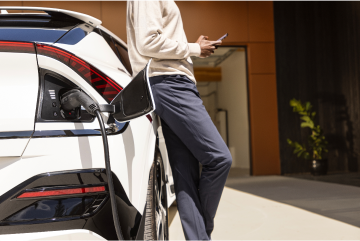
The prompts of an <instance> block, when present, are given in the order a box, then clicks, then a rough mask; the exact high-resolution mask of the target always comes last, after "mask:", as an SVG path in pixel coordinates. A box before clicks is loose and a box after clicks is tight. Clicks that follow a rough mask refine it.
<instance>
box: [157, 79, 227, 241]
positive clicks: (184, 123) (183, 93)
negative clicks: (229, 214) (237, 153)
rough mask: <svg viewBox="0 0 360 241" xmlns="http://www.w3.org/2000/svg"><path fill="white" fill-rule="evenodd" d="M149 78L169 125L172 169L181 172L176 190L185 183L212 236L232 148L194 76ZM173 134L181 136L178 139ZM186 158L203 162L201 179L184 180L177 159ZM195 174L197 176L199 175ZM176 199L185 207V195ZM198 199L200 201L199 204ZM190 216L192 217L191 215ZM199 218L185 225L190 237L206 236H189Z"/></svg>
mask: <svg viewBox="0 0 360 241" xmlns="http://www.w3.org/2000/svg"><path fill="white" fill-rule="evenodd" d="M150 82H151V85H152V90H153V95H154V100H155V104H156V108H157V109H156V113H157V114H158V115H159V116H160V117H161V119H162V120H164V122H165V123H166V124H167V125H166V126H167V127H168V128H167V127H165V128H164V130H163V133H164V137H165V143H166V145H167V148H168V150H169V153H170V152H172V153H171V154H169V159H170V165H171V167H172V170H173V173H174V168H175V167H177V168H178V170H175V172H178V174H177V175H178V176H177V177H176V176H174V182H175V191H176V192H177V193H180V190H176V187H177V186H176V185H178V187H179V186H182V187H184V191H183V192H184V193H187V195H188V197H189V198H190V199H192V202H193V203H194V206H195V207H196V209H198V211H197V213H198V214H199V215H201V214H202V217H203V219H204V221H205V230H206V233H207V235H208V237H210V234H211V232H212V230H213V228H214V217H215V213H216V210H217V207H218V204H219V202H220V198H221V194H222V191H223V188H224V185H225V181H226V178H227V175H228V172H229V170H230V166H231V163H232V158H231V155H230V152H229V150H228V148H227V146H226V144H225V143H224V141H223V139H222V137H221V136H220V134H219V133H218V131H217V129H216V127H215V126H214V124H213V122H212V120H211V118H210V117H209V115H208V113H207V111H206V109H205V107H204V106H203V104H202V100H201V98H200V96H199V93H198V91H197V89H196V86H195V84H194V83H193V82H192V81H191V80H189V79H188V78H186V77H183V76H157V77H152V78H151V79H150ZM170 131H171V132H170ZM173 136H176V137H177V138H178V139H176V141H175V138H173ZM179 142H181V143H182V145H183V146H184V147H186V148H187V149H188V152H190V153H191V154H192V156H193V157H194V158H192V157H191V158H190V157H189V155H188V154H186V157H184V158H185V159H186V161H184V160H183V158H182V157H181V154H180V152H183V151H184V152H185V148H184V147H183V148H181V149H176V148H175V147H178V146H180V145H179ZM195 160H196V161H195ZM183 162H191V163H192V164H191V166H195V165H197V164H198V163H197V162H200V163H201V164H202V165H203V169H202V173H201V178H200V181H198V182H196V181H193V180H192V179H189V180H191V181H184V178H181V176H180V175H181V174H183V173H184V172H188V171H189V170H186V168H184V170H183V168H180V166H179V164H178V163H183ZM175 163H176V164H175ZM193 163H196V164H193ZM181 165H182V164H181ZM173 166H175V167H173ZM188 166H190V164H188ZM194 178H195V179H196V177H193V179H194ZM176 182H178V184H176ZM188 185H194V187H191V188H188V189H194V188H197V189H198V190H199V192H198V194H195V193H196V192H189V191H186V190H188V189H186V188H185V187H187V186H188ZM185 189H186V190H185ZM177 198H178V197H177ZM177 200H178V201H177V202H178V204H179V203H180V202H183V203H184V207H186V203H188V202H189V201H187V202H186V201H183V200H185V198H181V199H177ZM197 202H199V203H200V207H199V205H197ZM179 213H180V216H181V215H182V214H183V215H182V216H183V217H184V216H187V215H188V214H187V213H186V212H184V210H180V209H179ZM181 218H182V217H181ZM189 220H190V221H191V219H190V218H189ZM196 221H197V220H193V221H192V222H194V224H193V225H192V226H191V225H189V227H185V226H184V225H183V228H184V233H185V235H189V236H188V237H187V238H189V239H203V238H199V237H197V238H192V237H190V236H191V235H192V233H195V232H194V231H193V230H192V231H188V230H187V229H188V228H190V229H194V228H196V229H197V228H198V227H197V226H196V225H195V223H196ZM190 226H191V227H190ZM200 228H201V227H200Z"/></svg>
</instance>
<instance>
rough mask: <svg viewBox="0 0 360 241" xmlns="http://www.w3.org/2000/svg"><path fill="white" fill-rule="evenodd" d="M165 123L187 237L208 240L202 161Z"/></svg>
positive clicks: (163, 125)
mask: <svg viewBox="0 0 360 241" xmlns="http://www.w3.org/2000/svg"><path fill="white" fill-rule="evenodd" d="M161 126H162V130H163V134H164V138H165V143H166V148H167V150H168V156H169V161H170V166H171V170H172V174H173V178H174V186H175V194H176V202H177V208H178V211H179V215H180V220H181V225H182V227H183V230H184V234H185V238H186V240H208V239H209V238H208V235H207V233H206V228H205V220H204V218H203V213H202V207H201V203H200V197H199V190H198V188H199V162H198V161H197V160H196V158H195V157H194V155H193V154H192V153H191V152H190V151H189V149H188V148H187V147H186V146H185V145H184V143H183V142H182V141H181V140H180V139H179V137H178V136H177V135H176V134H175V133H174V132H173V131H172V130H171V128H170V127H169V126H168V125H167V124H166V122H165V121H164V120H161Z"/></svg>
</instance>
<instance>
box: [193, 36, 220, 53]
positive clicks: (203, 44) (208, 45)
mask: <svg viewBox="0 0 360 241" xmlns="http://www.w3.org/2000/svg"><path fill="white" fill-rule="evenodd" d="M208 39H209V37H208V36H203V35H201V36H200V37H199V38H198V40H197V41H196V42H195V43H198V44H199V45H200V48H201V54H200V58H206V57H209V56H210V55H211V54H212V53H214V50H215V49H217V47H218V46H219V45H220V44H221V43H222V42H221V41H209V40H208Z"/></svg>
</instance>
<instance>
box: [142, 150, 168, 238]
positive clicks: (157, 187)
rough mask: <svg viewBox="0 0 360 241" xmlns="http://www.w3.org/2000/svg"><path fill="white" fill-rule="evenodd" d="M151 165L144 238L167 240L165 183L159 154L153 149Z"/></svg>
mask: <svg viewBox="0 0 360 241" xmlns="http://www.w3.org/2000/svg"><path fill="white" fill-rule="evenodd" d="M154 159H155V160H154V163H153V164H152V166H151V170H150V177H149V186H148V190H147V198H146V210H145V228H144V231H145V233H144V239H145V240H169V226H168V213H169V211H168V207H167V192H166V183H165V180H164V173H163V163H162V158H161V154H160V152H159V151H158V150H156V151H155V158H154Z"/></svg>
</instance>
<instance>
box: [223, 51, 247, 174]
mask: <svg viewBox="0 0 360 241" xmlns="http://www.w3.org/2000/svg"><path fill="white" fill-rule="evenodd" d="M239 50H242V51H236V52H235V53H233V54H232V55H231V56H230V57H229V58H227V59H226V60H225V61H224V62H222V63H221V64H220V67H221V72H222V81H221V82H219V83H218V84H217V86H218V108H221V109H226V110H227V111H228V125H229V126H228V128H229V149H230V151H231V154H232V155H233V159H234V163H233V164H235V165H233V166H234V167H240V168H244V169H249V168H250V145H249V144H250V143H249V131H250V128H249V115H248V93H247V79H246V52H245V51H244V49H239Z"/></svg>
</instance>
